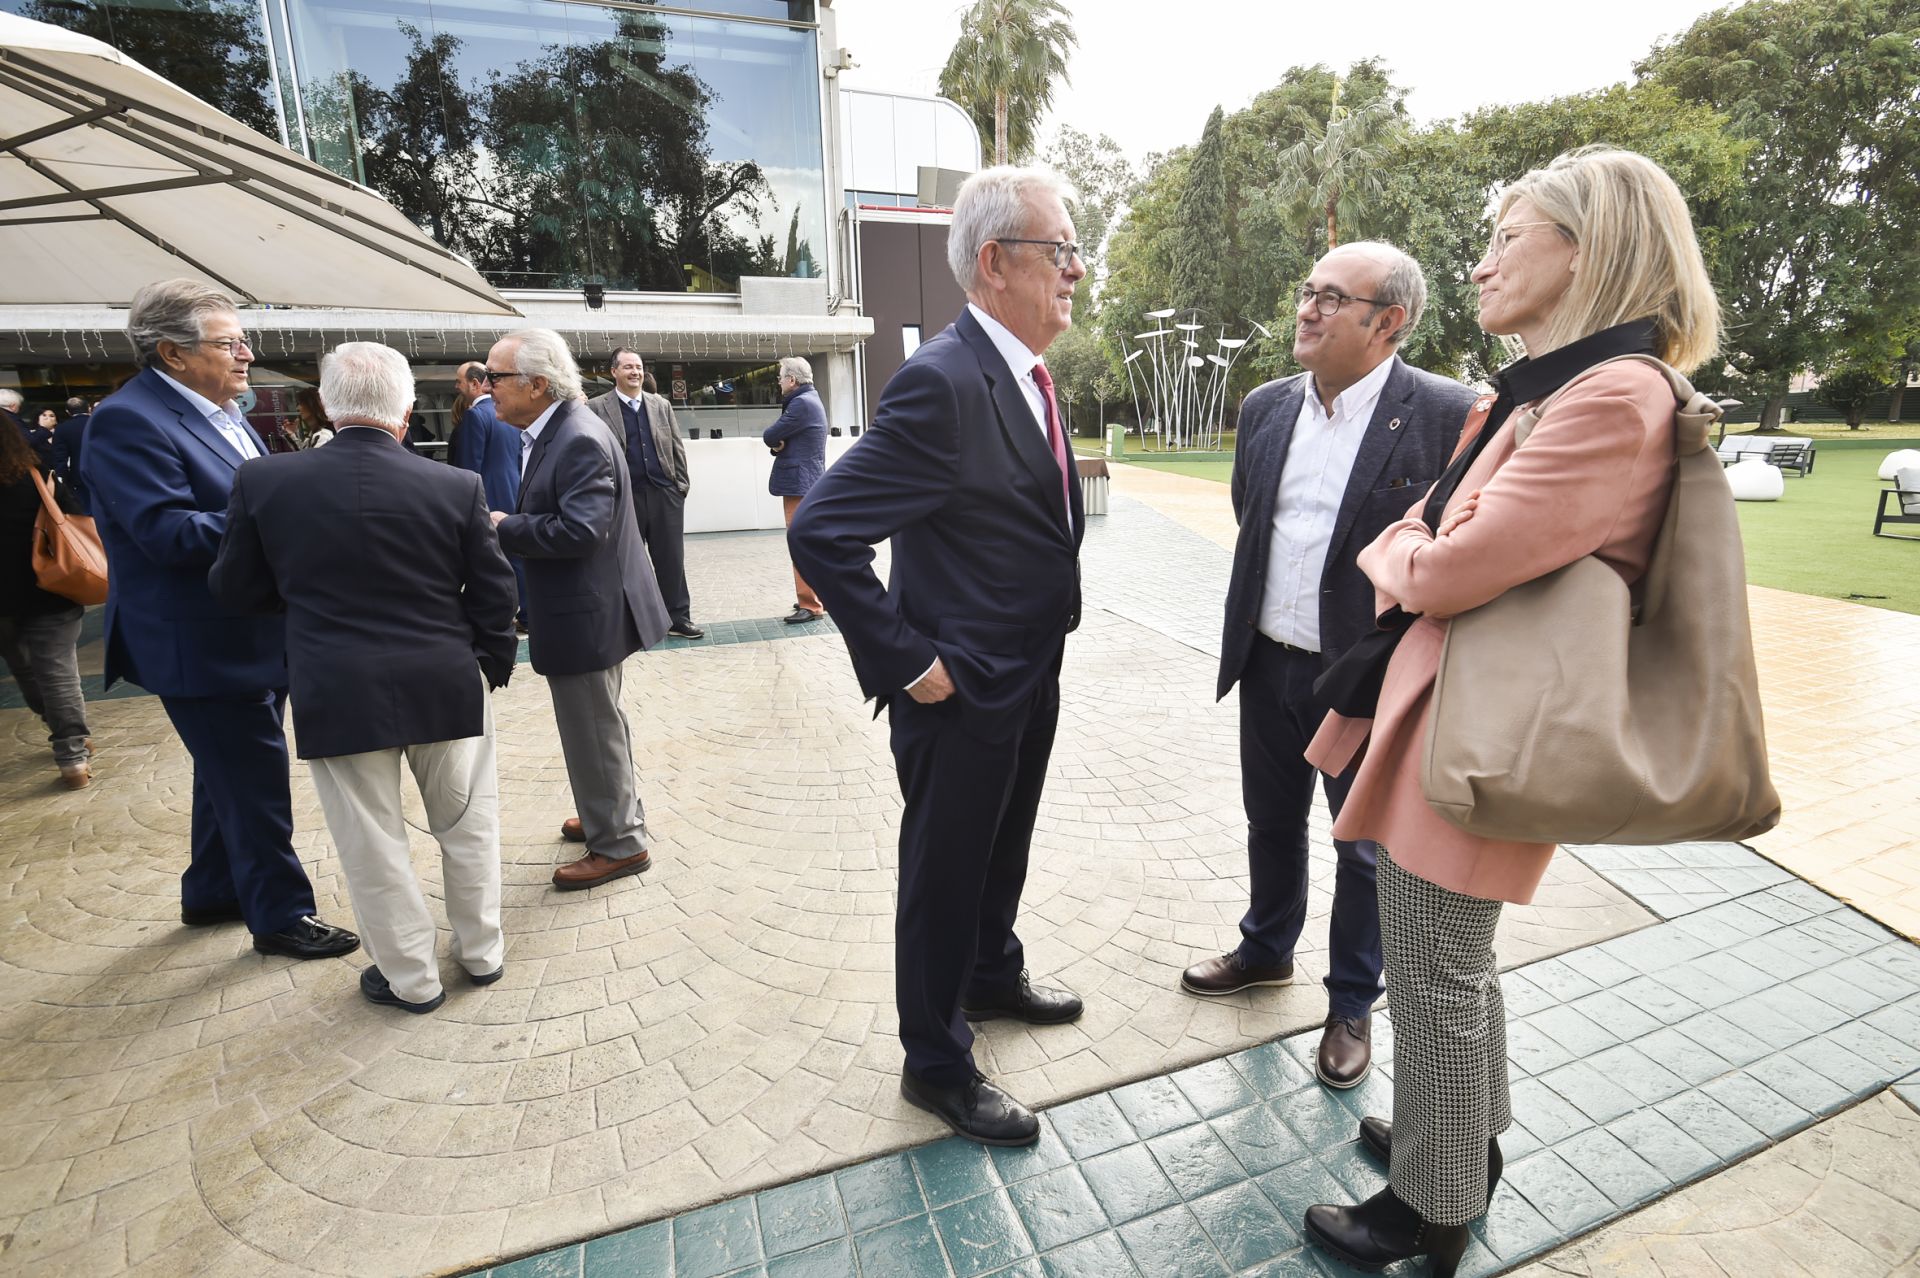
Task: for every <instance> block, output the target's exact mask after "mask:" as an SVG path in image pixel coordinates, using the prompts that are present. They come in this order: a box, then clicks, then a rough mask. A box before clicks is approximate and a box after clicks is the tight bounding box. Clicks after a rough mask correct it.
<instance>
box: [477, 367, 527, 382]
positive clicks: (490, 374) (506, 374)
mask: <svg viewBox="0 0 1920 1278" xmlns="http://www.w3.org/2000/svg"><path fill="white" fill-rule="evenodd" d="M525 375H526V374H524V373H522V372H520V371H519V370H518V369H512V368H509V369H506V370H504V371H502V372H498V373H496V372H494V371H493V370H492V369H491V368H483V369H481V370H480V380H482V381H484V382H485V383H486V384H487V385H489V386H498V385H499V384H500V383H501V382H504V381H510V380H512V379H513V378H515V377H524V376H525Z"/></svg>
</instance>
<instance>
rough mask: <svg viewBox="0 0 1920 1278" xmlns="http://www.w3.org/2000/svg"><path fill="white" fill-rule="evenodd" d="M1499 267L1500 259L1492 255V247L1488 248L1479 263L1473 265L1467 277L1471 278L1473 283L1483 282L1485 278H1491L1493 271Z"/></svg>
mask: <svg viewBox="0 0 1920 1278" xmlns="http://www.w3.org/2000/svg"><path fill="white" fill-rule="evenodd" d="M1499 267H1500V259H1499V258H1497V257H1495V256H1494V255H1493V250H1492V249H1488V250H1487V251H1486V254H1485V255H1484V256H1482V257H1481V259H1480V261H1479V263H1478V264H1476V265H1475V266H1474V268H1473V271H1472V273H1471V274H1469V275H1468V276H1467V278H1468V279H1470V280H1472V281H1473V282H1474V283H1475V284H1483V283H1485V282H1486V281H1487V280H1490V279H1492V278H1493V273H1494V271H1496V270H1498V269H1499Z"/></svg>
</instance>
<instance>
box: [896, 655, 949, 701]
mask: <svg viewBox="0 0 1920 1278" xmlns="http://www.w3.org/2000/svg"><path fill="white" fill-rule="evenodd" d="M907 695H908V696H910V697H912V698H913V699H914V700H915V701H918V702H920V703H921V704H922V705H929V706H930V705H932V704H933V703H934V702H936V701H945V700H946V699H947V698H948V697H951V696H952V695H953V680H951V679H949V678H947V667H946V663H945V662H943V661H941V660H940V658H938V657H935V658H934V659H933V669H931V670H929V671H927V672H926V673H925V674H923V675H921V676H920V678H919V679H918V680H917V681H915V682H914V683H911V684H909V685H907Z"/></svg>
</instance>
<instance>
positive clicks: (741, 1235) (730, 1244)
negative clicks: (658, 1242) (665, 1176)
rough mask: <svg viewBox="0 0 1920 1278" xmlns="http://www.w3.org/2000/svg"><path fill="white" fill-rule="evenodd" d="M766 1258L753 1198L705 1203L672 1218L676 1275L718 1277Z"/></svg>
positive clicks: (705, 1277)
mask: <svg viewBox="0 0 1920 1278" xmlns="http://www.w3.org/2000/svg"><path fill="white" fill-rule="evenodd" d="M763 1258H764V1257H763V1255H762V1253H761V1250H760V1227H759V1221H758V1218H757V1217H756V1214H755V1212H754V1207H753V1200H752V1199H750V1198H735V1199H733V1200H732V1201H730V1202H724V1203H715V1204H714V1205H713V1206H711V1207H702V1208H700V1209H699V1210H698V1211H690V1212H688V1213H686V1214H685V1215H683V1216H680V1217H677V1218H676V1219H675V1220H674V1222H673V1272H674V1278H718V1276H719V1275H721V1274H731V1273H733V1272H735V1271H736V1270H738V1269H741V1268H743V1267H745V1266H747V1265H751V1264H756V1263H758V1262H759V1261H760V1260H762V1259H763Z"/></svg>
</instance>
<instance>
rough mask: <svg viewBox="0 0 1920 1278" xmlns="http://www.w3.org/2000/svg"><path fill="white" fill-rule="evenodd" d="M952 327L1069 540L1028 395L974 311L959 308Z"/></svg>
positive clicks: (1050, 459) (1060, 494)
mask: <svg viewBox="0 0 1920 1278" xmlns="http://www.w3.org/2000/svg"><path fill="white" fill-rule="evenodd" d="M954 327H955V328H956V329H957V330H958V331H959V333H960V337H961V340H963V341H965V342H966V343H967V345H968V346H970V347H972V348H973V353H974V357H975V358H976V359H978V360H979V361H980V370H981V371H982V372H983V373H985V374H986V377H987V386H988V388H989V390H990V391H991V392H992V396H993V406H994V409H995V410H996V412H997V414H998V416H999V418H1000V431H1001V433H1002V434H1003V435H1005V436H1006V439H1007V444H1008V446H1009V447H1011V448H1012V449H1013V452H1014V455H1015V456H1016V457H1018V458H1019V459H1020V461H1021V463H1022V464H1023V465H1024V466H1026V468H1027V470H1028V471H1029V472H1030V473H1031V474H1032V475H1033V477H1034V478H1035V479H1036V480H1038V481H1039V483H1040V491H1041V493H1042V494H1044V496H1043V498H1042V500H1043V501H1044V502H1045V505H1046V508H1047V513H1048V515H1050V516H1051V517H1052V519H1053V524H1054V527H1056V528H1058V529H1059V530H1060V532H1061V535H1062V536H1064V537H1066V538H1067V539H1068V540H1069V541H1071V540H1072V539H1073V530H1072V528H1071V527H1069V526H1068V512H1067V509H1066V507H1065V506H1064V505H1063V504H1062V503H1063V502H1065V500H1066V494H1065V492H1064V491H1063V490H1062V487H1061V483H1060V464H1059V462H1057V461H1055V460H1054V456H1053V452H1052V450H1050V449H1049V448H1048V447H1047V437H1046V434H1045V433H1044V432H1043V431H1041V430H1040V429H1039V428H1038V427H1037V426H1036V425H1035V424H1034V420H1033V409H1031V408H1030V407H1028V406H1027V397H1026V396H1025V395H1024V394H1023V393H1022V392H1021V390H1020V383H1019V382H1018V380H1016V378H1015V376H1014V374H1013V372H1012V370H1011V369H1009V368H1008V367H1007V361H1006V360H1004V359H1002V358H1001V357H1000V350H999V348H998V347H996V346H995V345H994V344H993V339H992V338H990V337H988V336H987V332H986V330H985V329H983V328H981V327H980V322H979V321H978V320H976V319H974V318H973V312H971V311H962V312H960V318H959V319H958V320H956V321H955V322H954Z"/></svg>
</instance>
